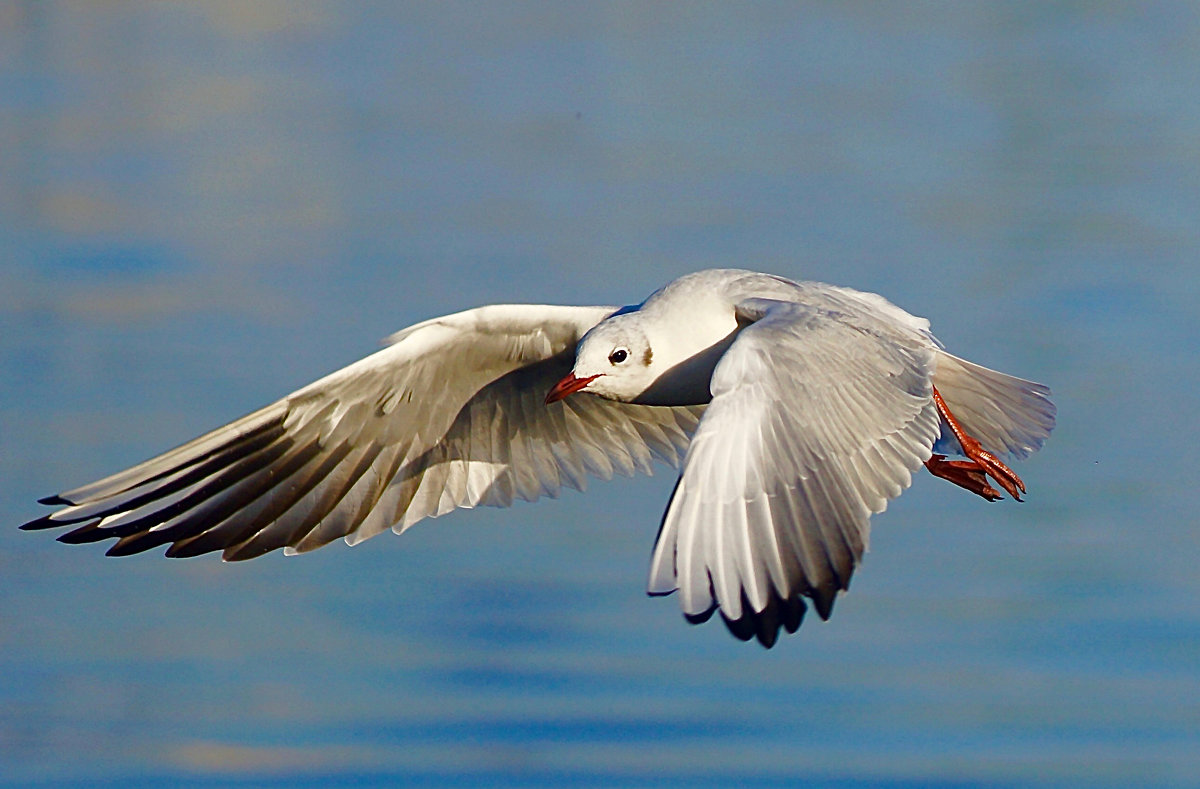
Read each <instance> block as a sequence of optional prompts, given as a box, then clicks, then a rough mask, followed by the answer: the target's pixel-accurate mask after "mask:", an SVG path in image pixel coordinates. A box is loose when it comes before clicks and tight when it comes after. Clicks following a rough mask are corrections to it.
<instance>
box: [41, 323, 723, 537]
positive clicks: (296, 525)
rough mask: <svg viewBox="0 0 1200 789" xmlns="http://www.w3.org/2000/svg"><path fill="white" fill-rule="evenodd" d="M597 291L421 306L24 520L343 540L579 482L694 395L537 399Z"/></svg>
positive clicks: (663, 445) (580, 330) (670, 449)
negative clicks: (175, 443)
mask: <svg viewBox="0 0 1200 789" xmlns="http://www.w3.org/2000/svg"><path fill="white" fill-rule="evenodd" d="M612 311H613V308H612V307H551V306H537V305H499V306H490V307H481V308H479V309H475V310H468V311H466V312H462V313H457V314H454V315H449V316H445V317H442V318H435V319H433V320H430V321H425V322H424V323H419V324H417V325H415V326H412V327H410V328H408V329H405V330H404V331H402V332H399V333H398V334H396V335H394V336H393V337H392V338H391V341H392V345H390V346H389V347H387V348H385V349H383V350H381V351H379V352H377V353H375V354H372V355H371V356H368V357H367V358H365V359H362V360H361V361H359V362H357V363H355V364H352V365H350V366H349V367H346V368H344V369H342V370H339V371H337V372H335V373H333V374H331V375H329V376H326V377H325V378H322V379H321V380H319V381H317V382H315V383H313V384H311V385H309V386H307V387H305V388H303V389H300V390H299V391H297V392H295V393H293V394H291V395H288V396H287V397H285V398H283V399H282V400H279V401H278V402H275V403H272V404H271V405H269V406H267V407H265V408H263V409H260V410H258V411H255V412H254V413H252V414H249V415H248V416H246V417H243V418H242V419H239V420H237V421H235V422H233V423H231V424H229V425H226V426H224V427H221V428H218V429H217V430H214V431H212V432H211V433H208V434H206V435H204V436H201V437H200V438H197V439H195V440H194V441H191V442H189V443H187V444H184V445H183V446H181V447H178V448H177V449H174V450H171V451H169V452H166V453H164V454H163V455H160V456H158V457H156V458H153V459H151V460H148V461H146V462H145V463H142V464H140V465H138V466H135V467H133V468H131V469H128V470H126V471H123V472H120V473H118V474H115V475H113V476H111V477H108V478H106V479H103V480H100V481H99V482H95V483H92V484H90V485H85V486H83V487H80V488H76V489H75V490H71V491H68V492H66V493H63V494H61V495H58V496H54V497H51V498H49V499H45V500H44V503H48V504H59V505H66V506H63V507H62V508H61V509H59V510H57V511H55V512H53V513H51V514H50V515H47V516H45V517H43V518H40V519H38V520H36V521H33V522H31V523H27V524H25V526H23V527H22V528H26V529H42V528H51V527H55V526H64V525H72V526H75V528H74V530H72V531H71V532H69V533H67V534H64V535H63V536H61V537H60V538H59V539H60V540H62V541H63V542H70V543H83V542H95V541H99V540H104V539H107V538H116V539H117V542H116V543H115V544H114V545H112V546H111V548H110V549H109V551H108V553H109V554H110V555H124V554H130V553H137V552H140V551H144V550H147V549H149V548H153V547H155V546H158V545H164V544H168V543H169V544H170V547H169V548H168V550H167V554H168V555H169V556H194V555H197V554H201V553H206V552H209V551H216V550H220V551H222V552H223V555H224V558H225V559H230V560H233V559H248V558H252V557H255V556H259V555H261V554H263V553H266V552H268V551H271V550H274V549H276V548H286V549H287V550H288V551H297V552H298V551H307V550H311V549H313V548H317V547H319V546H321V545H324V544H326V543H328V542H330V541H332V540H335V539H337V538H339V537H345V538H346V539H347V541H348V542H351V543H355V542H359V541H361V540H363V539H366V538H367V537H370V536H373V535H375V534H378V533H379V532H381V531H383V530H384V529H387V528H388V527H394V528H395V529H396V530H397V531H401V530H403V529H404V528H407V527H408V526H410V525H412V524H413V523H415V522H416V521H418V520H420V519H422V518H425V517H430V516H437V515H441V514H443V513H445V512H448V511H449V510H451V509H454V508H456V507H472V506H475V505H479V504H484V505H495V506H506V505H508V504H510V503H511V502H512V501H513V499H514V498H523V499H526V500H530V501H532V500H534V499H536V498H538V497H539V496H543V495H546V496H555V495H557V493H558V492H559V490H560V489H561V487H562V486H564V485H565V486H567V487H573V488H579V489H582V488H583V487H584V485H585V475H586V474H594V475H596V476H599V477H605V478H607V477H610V476H612V474H613V473H614V472H619V473H624V474H631V473H632V472H633V471H635V470H637V471H645V472H647V473H648V472H649V471H650V460H651V458H658V459H660V460H663V461H665V462H668V463H672V464H675V465H677V464H678V461H679V458H680V457H681V456H682V453H683V451H684V450H685V448H686V446H687V443H688V440H689V437H690V435H691V432H692V430H693V429H694V428H695V426H696V423H697V421H698V418H699V409H685V408H680V409H670V408H650V407H647V406H633V405H626V404H621V403H615V402H610V401H607V400H601V399H600V398H597V397H594V396H591V395H585V396H580V397H574V398H570V399H569V400H568V401H563V402H559V403H551V404H549V405H547V404H545V403H543V398H544V397H545V394H546V392H547V391H548V390H549V389H550V387H551V386H552V385H553V384H554V382H555V381H557V380H558V379H559V378H561V377H562V376H563V375H565V374H566V373H567V371H569V370H570V368H571V364H572V360H573V358H574V348H575V345H576V343H577V342H578V341H579V338H580V337H581V336H582V335H583V334H584V333H585V332H586V331H587V330H588V329H589V328H591V327H592V326H594V325H595V324H596V323H598V322H599V321H601V320H603V319H604V318H605V317H606V316H607V315H609V314H611V313H612Z"/></svg>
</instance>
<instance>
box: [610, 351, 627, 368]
mask: <svg viewBox="0 0 1200 789" xmlns="http://www.w3.org/2000/svg"><path fill="white" fill-rule="evenodd" d="M628 358H629V351H627V350H625V349H624V348H618V349H616V350H615V351H613V352H612V353H610V354H609V355H608V361H609V363H610V364H620V363H621V362H623V361H625V360H626V359H628Z"/></svg>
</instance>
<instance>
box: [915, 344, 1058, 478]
mask: <svg viewBox="0 0 1200 789" xmlns="http://www.w3.org/2000/svg"><path fill="white" fill-rule="evenodd" d="M933 384H934V386H936V387H937V388H938V391H939V392H941V393H942V398H943V399H944V400H945V401H946V405H947V406H948V407H949V408H950V411H951V412H952V413H953V414H954V416H955V417H956V418H957V419H958V421H959V422H960V423H961V424H962V426H963V429H964V430H966V431H967V433H968V434H970V435H972V436H974V437H975V438H977V439H978V440H979V442H980V443H981V444H982V445H983V448H984V449H986V450H987V451H989V452H992V453H995V454H1007V455H1010V456H1012V457H1014V458H1018V459H1020V458H1025V457H1028V456H1029V455H1032V454H1033V453H1034V452H1036V451H1038V449H1040V448H1041V446H1042V444H1043V443H1045V441H1046V438H1047V437H1049V435H1050V431H1051V430H1053V429H1054V417H1055V414H1056V413H1057V409H1056V408H1055V407H1054V403H1052V402H1051V401H1050V389H1049V387H1047V386H1043V385H1042V384H1039V383H1034V382H1033V381H1026V380H1024V379H1021V378H1016V377H1014V376H1011V375H1005V374H1004V373H1001V372H997V371H995V370H989V369H988V368H986V367H981V366H980V365H978V364H972V363H971V362H968V361H966V360H965V359H959V358H958V357H957V356H953V355H951V354H948V353H946V352H945V351H939V352H938V358H937V369H936V371H935V372H934V374H933ZM944 428H945V426H943V436H942V439H940V440H939V444H941V443H943V442H944V441H946V440H947V439H949V440H950V441H953V438H952V437H950V436H948V435H947V434H946V431H945V429H944ZM940 450H941V447H940V446H939V447H935V449H934V451H940ZM955 451H957V450H955Z"/></svg>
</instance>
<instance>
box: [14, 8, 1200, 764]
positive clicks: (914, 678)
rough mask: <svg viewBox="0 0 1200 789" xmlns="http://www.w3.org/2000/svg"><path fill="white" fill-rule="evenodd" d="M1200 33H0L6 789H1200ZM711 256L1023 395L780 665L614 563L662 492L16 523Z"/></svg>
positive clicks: (270, 25)
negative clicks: (379, 378)
mask: <svg viewBox="0 0 1200 789" xmlns="http://www.w3.org/2000/svg"><path fill="white" fill-rule="evenodd" d="M1197 40H1200V12H1197V10H1196V7H1195V6H1193V5H1191V4H1185V3H1177V4H1172V3H1152V4H1141V5H1137V6H1129V7H1117V6H1109V5H1093V4H1053V5H1045V4H1020V3H1014V4H1000V5H996V4H986V5H985V4H955V5H924V4H922V5H916V4H903V5H894V6H882V7H881V6H878V5H876V4H862V5H859V4H841V5H827V4H798V5H795V6H787V5H784V6H770V7H768V6H759V5H756V6H753V7H750V8H746V7H734V6H727V5H723V4H714V5H700V6H687V7H679V6H675V5H661V6H645V5H640V4H572V3H568V4H564V3H555V4H529V5H521V6H519V7H516V8H511V7H508V6H507V5H495V6H479V5H474V4H470V5H462V6H458V5H441V4H439V5H430V6H426V7H415V8H393V7H391V6H379V5H369V4H364V5H358V4H354V5H332V4H320V3H286V4H283V3H279V4H276V3H232V2H231V3H206V4H202V5H176V4H159V3H150V2H144V3H138V2H133V3H123V4H67V3H56V2H45V3H44V2H14V3H9V4H7V5H6V6H4V7H3V8H2V9H0V42H3V43H2V44H0V152H2V155H0V243H2V245H3V246H2V248H3V250H4V253H3V256H2V258H0V480H3V484H2V485H0V525H2V526H3V528H0V783H3V784H5V785H14V786H15V785H27V784H30V783H41V784H44V785H58V784H85V783H86V784H106V783H107V784H112V785H118V784H119V785H122V786H125V785H153V784H163V785H181V784H182V785H188V784H203V785H225V784H228V783H233V784H237V785H270V784H279V785H284V784H286V785H305V784H311V785H349V784H353V785H373V784H381V785H413V786H426V785H427V786H476V785H491V786H531V785H542V786H650V785H653V786H687V787H693V786H728V785H745V786H791V785H797V784H801V783H803V784H806V785H831V786H874V785H882V786H927V785H941V786H975V785H985V786H1015V785H1064V786H1066V785H1076V786H1096V785H1110V786H1126V785H1175V786H1185V785H1196V784H1197V783H1200V703H1198V699H1200V580H1198V575H1197V572H1196V566H1197V561H1198V560H1200V536H1198V535H1200V530H1198V529H1197V522H1196V521H1197V519H1196V516H1195V514H1194V505H1193V503H1192V497H1191V492H1192V488H1193V487H1194V486H1193V483H1192V481H1191V480H1190V469H1192V468H1194V467H1195V461H1196V460H1197V452H1196V449H1195V443H1194V438H1195V433H1196V428H1195V425H1196V424H1197V416H1198V414H1197V410H1198V409H1197V405H1196V404H1197V399H1196V396H1195V392H1196V390H1197V388H1198V387H1200V365H1198V364H1197V361H1196V348H1197V347H1200V321H1198V317H1200V309H1198V308H1197V304H1200V298H1198V296H1200V294H1198V293H1197V283H1198V282H1200V271H1198V270H1197V263H1196V261H1197V260H1198V259H1200V232H1198V230H1197V223H1196V217H1197V216H1200V145H1198V143H1197V142H1196V141H1197V140H1200V109H1198V108H1200V88H1198V87H1197V85H1198V84H1200V83H1197V81H1196V79H1195V75H1196V74H1197V73H1200V55H1198V54H1197V52H1198V51H1200V50H1198V48H1197V47H1196V46H1195V43H1196V41H1197ZM728 265H739V266H745V267H748V268H755V269H760V270H767V271H775V272H778V273H781V274H785V275H789V276H795V277H805V278H813V279H821V280H826V281H831V282H837V283H841V284H846V285H852V286H856V287H861V288H865V289H869V290H876V291H879V292H882V293H884V294H886V295H887V296H888V297H889V298H891V299H892V300H893V301H895V302H897V303H898V304H900V305H901V306H904V307H905V308H907V309H909V310H910V311H912V312H915V313H917V314H922V315H926V316H928V317H930V318H931V319H932V320H933V322H934V327H935V330H936V331H937V332H938V334H939V336H940V337H941V338H942V339H943V340H944V341H946V342H947V343H948V345H949V346H950V348H951V349H952V350H954V351H955V352H959V353H961V354H963V355H966V356H968V357H970V358H972V359H975V360H977V361H979V362H982V363H985V364H989V365H992V366H995V367H998V368H1000V369H1004V370H1006V371H1010V372H1013V373H1017V374H1021V375H1025V376H1028V377H1031V378H1035V379H1038V380H1043V381H1046V382H1047V383H1049V384H1050V385H1051V386H1052V387H1053V388H1054V389H1055V392H1056V399H1057V401H1058V402H1059V406H1060V427H1059V429H1058V430H1057V431H1056V433H1055V435H1054V436H1053V437H1052V439H1051V441H1050V443H1049V444H1048V446H1047V449H1046V451H1045V452H1043V453H1042V454H1040V455H1038V456H1037V457H1035V458H1034V459H1033V460H1031V461H1030V462H1028V463H1025V464H1023V465H1022V466H1021V467H1020V469H1019V471H1020V473H1021V474H1022V476H1024V477H1025V479H1026V481H1027V482H1029V483H1030V489H1031V490H1030V496H1029V500H1028V502H1027V503H1025V504H1023V505H1015V504H1012V503H1005V504H996V505H992V506H987V505H985V504H983V503H982V502H979V501H978V500H976V499H974V497H970V496H968V495H966V494H964V493H962V492H961V491H959V490H957V489H954V488H952V487H951V486H948V485H944V484H939V483H937V482H936V481H934V480H931V479H929V478H926V477H921V478H918V480H917V482H916V484H915V485H914V488H913V489H912V490H911V491H909V492H908V493H907V494H906V495H905V496H904V497H903V498H902V499H900V500H898V501H897V502H895V503H894V504H893V506H892V507H891V508H890V509H889V511H888V512H887V513H885V514H884V515H883V516H880V517H877V518H876V519H875V521H874V527H875V528H874V533H873V541H872V553H871V554H870V556H869V557H868V559H867V561H866V563H865V565H864V567H863V568H862V570H861V571H860V573H859V574H858V575H857V576H856V578H855V583H854V588H853V590H852V592H851V593H850V594H849V595H848V596H845V597H844V598H842V599H841V600H839V602H838V605H837V608H836V610H835V613H834V617H833V619H832V620H831V621H830V622H828V623H820V622H817V621H815V620H814V621H810V622H806V624H805V626H804V627H803V628H802V629H801V631H800V633H799V634H797V635H796V636H793V637H791V638H790V639H787V640H786V641H785V642H783V643H782V644H781V645H780V646H778V647H777V648H776V649H774V650H773V651H771V652H765V651H763V650H761V649H759V648H757V647H756V646H752V645H744V644H741V643H738V642H736V641H734V640H733V639H731V638H730V637H729V636H728V635H727V634H726V633H725V632H724V630H723V628H721V627H720V626H719V625H709V626H705V627H701V628H689V627H688V626H687V625H686V624H685V623H684V622H683V620H682V618H681V617H680V616H679V613H678V608H677V604H676V602H675V601H674V600H673V599H665V600H661V599H647V598H646V597H645V596H644V594H643V592H642V589H643V588H644V582H645V578H644V574H645V569H646V564H647V560H648V559H647V557H648V552H649V549H650V546H651V543H652V540H653V537H654V533H655V530H656V528H657V524H658V516H659V513H660V511H661V507H662V506H663V503H664V502H665V501H666V497H667V494H668V493H669V490H670V484H671V475H670V474H669V473H666V472H665V470H664V472H663V473H660V474H658V475H657V476H656V477H654V478H652V479H637V480H618V481H615V482H613V483H597V484H595V485H594V486H593V487H592V489H591V490H590V491H589V492H588V493H587V494H586V495H576V494H564V498H562V499H560V500H558V501H553V502H540V503H538V504H536V505H520V506H517V507H514V508H513V509H511V510H499V511H493V510H480V511H475V512H462V513H457V514H454V515H451V516H448V517H446V518H443V519H440V520H438V521H435V522H426V523H423V524H421V525H420V526H418V527H417V528H415V529H413V530H412V531H410V532H409V533H407V534H405V535H404V536H403V537H402V538H396V537H392V536H382V537H379V538H376V539H374V540H372V541H370V542H368V543H366V544H365V545H362V546H359V547H357V548H355V549H348V548H346V547H344V546H340V545H338V546H331V547H329V548H326V549H323V550H322V551H319V552H317V553H314V554H311V555H308V556H306V557H303V558H298V559H284V558H283V557H281V556H268V557H265V558H263V559H260V560H256V561H254V562H251V563H247V564H238V565H223V564H221V563H220V562H219V561H217V560H215V559H212V558H211V557H206V558H201V559H197V560H188V561H169V560H166V559H164V558H162V557H161V556H158V555H143V556H137V557H133V558H129V559H122V560H115V559H106V558H104V557H103V556H102V551H101V550H97V549H96V547H94V546H93V547H91V548H87V547H84V548H74V547H68V546H63V545H59V544H57V543H55V542H54V541H53V540H52V539H51V538H50V536H49V535H46V534H44V533H43V534H26V533H20V532H17V531H16V528H15V527H16V526H17V525H18V524H19V523H21V522H23V521H25V520H28V519H29V518H32V517H34V516H35V515H37V514H39V513H38V511H37V507H36V506H35V504H34V501H35V500H36V499H37V498H38V497H40V496H44V495H47V494H50V493H53V492H55V491H56V490H60V489H62V488H65V487H69V486H72V485H76V484H79V483H82V482H85V481H88V480H91V479H94V478H97V477H98V476H101V475H103V474H106V473H108V472H111V471H114V470H117V469H118V468H121V467H124V466H126V465H128V464H130V463H132V462H136V461H138V460H141V459H143V458H144V457H146V456H149V455H150V454H153V453H155V452H157V451H159V450H162V449H164V448H166V447H168V446H170V445H173V444H175V443H178V442H180V441H183V440H185V439H187V438H190V437H192V436H194V435H196V434H198V433H200V432H201V431H203V430H206V429H208V428H210V427H213V426H215V425H217V424H219V423H222V422H224V421H226V420H228V419H231V418H233V417H236V416H239V415H240V414H242V413H244V412H246V411H248V410H250V409H252V408H254V407H257V406H259V405H262V404H263V403H265V402H267V401H269V400H271V399H273V398H275V397H277V396H278V395H280V394H282V393H284V392H286V391H289V390H290V389H293V388H295V387H297V386H299V385H302V384H304V383H306V382H308V381H309V380H312V379H313V378H315V377H316V376H318V375H320V374H322V373H324V372H327V371H328V370H330V369H332V368H334V367H337V366H340V365H342V364H344V363H346V362H349V361H351V360H353V359H355V358H357V357H358V356H360V355H363V354H365V353H366V352H368V351H370V350H372V349H373V348H374V347H375V344H374V343H375V341H376V339H377V338H381V337H383V336H385V335H387V334H389V333H390V332H392V331H394V330H396V329H398V328H400V327H402V326H404V325H406V324H408V323H410V322H414V321H416V320H418V319H422V318H425V317H428V316H430V315H435V314H439V313H444V312H449V311H452V310H456V309H461V308H465V307H469V306H474V305H476V304H480V303H487V302H494V301H544V302H552V303H553V302H559V303H567V302H576V303H578V302H593V303H625V302H629V301H633V300H638V299H640V298H642V297H643V296H644V295H646V294H647V293H648V292H649V291H650V290H652V289H653V288H655V287H657V286H658V285H660V284H662V283H663V282H665V281H667V280H669V279H671V278H672V277H674V276H677V275H678V274H680V273H683V272H684V271H688V270H693V269H699V268H705V267H711V266H728Z"/></svg>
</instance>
